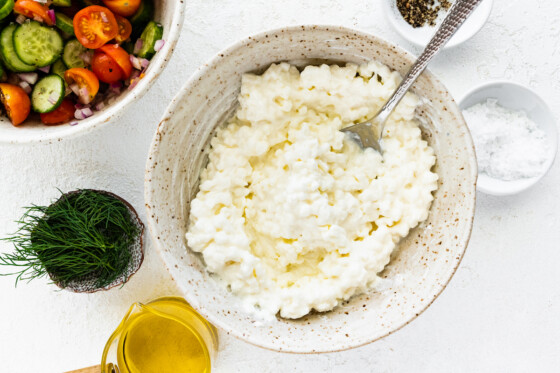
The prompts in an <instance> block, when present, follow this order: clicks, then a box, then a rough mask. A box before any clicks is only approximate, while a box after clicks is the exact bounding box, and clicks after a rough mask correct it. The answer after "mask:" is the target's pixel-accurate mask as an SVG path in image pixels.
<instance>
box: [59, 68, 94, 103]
mask: <svg viewBox="0 0 560 373" xmlns="http://www.w3.org/2000/svg"><path fill="white" fill-rule="evenodd" d="M64 79H65V80H66V83H68V85H69V86H71V85H72V84H77V85H78V88H79V89H80V94H79V95H78V100H79V101H80V103H82V104H89V103H90V102H91V101H92V100H93V98H94V97H95V95H96V94H97V92H98V91H99V79H97V76H95V74H94V73H92V72H91V71H89V70H87V69H83V68H81V67H74V68H72V69H68V70H66V72H64ZM84 88H85V89H86V90H87V95H86V94H82V93H81V92H82V90H84Z"/></svg>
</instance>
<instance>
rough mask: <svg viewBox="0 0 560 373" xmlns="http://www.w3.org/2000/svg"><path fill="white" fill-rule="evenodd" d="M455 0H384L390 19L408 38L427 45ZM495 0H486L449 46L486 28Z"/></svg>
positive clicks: (397, 29)
mask: <svg viewBox="0 0 560 373" xmlns="http://www.w3.org/2000/svg"><path fill="white" fill-rule="evenodd" d="M453 2H454V0H383V4H384V8H385V9H384V11H385V14H386V15H387V18H388V20H389V23H391V25H392V26H393V27H394V28H395V30H396V31H397V32H398V33H399V34H400V35H401V36H402V37H403V38H404V39H406V40H408V41H409V42H411V43H412V44H415V45H417V46H419V47H422V48H423V47H425V46H426V45H427V44H428V42H429V41H430V39H431V38H432V36H433V35H434V33H435V32H436V30H437V28H438V26H439V25H440V24H441V22H442V21H443V19H444V18H445V16H446V15H447V11H448V10H449V9H450V8H451V6H452V5H453ZM492 3H493V0H484V1H482V2H481V3H480V5H479V6H478V8H477V9H476V10H475V11H474V12H473V14H472V15H471V16H470V17H469V19H467V20H466V21H465V23H464V24H463V26H462V27H461V28H460V29H459V31H457V33H456V34H455V35H454V36H453V37H452V38H451V40H449V42H448V43H447V45H446V46H445V48H452V47H455V46H457V45H459V44H462V43H464V42H465V41H467V40H469V39H470V38H472V37H473V36H474V35H476V33H478V31H480V30H481V29H482V27H483V26H484V24H485V23H486V21H487V20H488V17H489V16H490V12H491V11H492Z"/></svg>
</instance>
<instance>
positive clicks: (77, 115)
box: [74, 109, 86, 120]
mask: <svg viewBox="0 0 560 373" xmlns="http://www.w3.org/2000/svg"><path fill="white" fill-rule="evenodd" d="M74 118H76V119H78V120H82V119H86V117H85V116H84V113H82V109H76V111H75V112H74Z"/></svg>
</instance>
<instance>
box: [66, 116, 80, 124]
mask: <svg viewBox="0 0 560 373" xmlns="http://www.w3.org/2000/svg"><path fill="white" fill-rule="evenodd" d="M74 115H75V114H74ZM68 124H70V125H71V126H75V125H77V124H78V122H76V121H72V122H70V123H68Z"/></svg>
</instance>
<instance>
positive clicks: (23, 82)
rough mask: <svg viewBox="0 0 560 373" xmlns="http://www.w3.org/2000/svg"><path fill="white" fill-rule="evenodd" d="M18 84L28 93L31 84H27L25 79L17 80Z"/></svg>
mask: <svg viewBox="0 0 560 373" xmlns="http://www.w3.org/2000/svg"><path fill="white" fill-rule="evenodd" d="M19 86H20V87H21V88H22V89H23V90H24V91H25V93H27V94H30V93H31V91H32V89H31V86H30V85H29V83H27V82H25V81H23V80H22V81H21V82H19Z"/></svg>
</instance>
